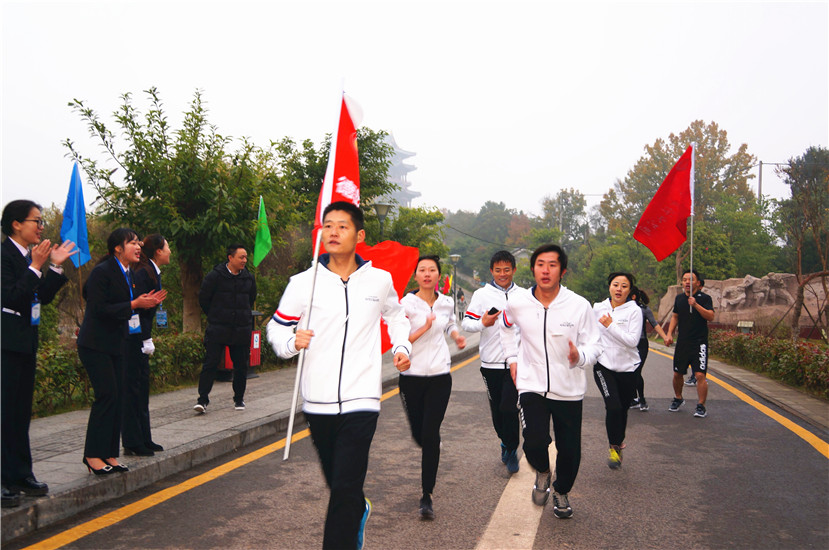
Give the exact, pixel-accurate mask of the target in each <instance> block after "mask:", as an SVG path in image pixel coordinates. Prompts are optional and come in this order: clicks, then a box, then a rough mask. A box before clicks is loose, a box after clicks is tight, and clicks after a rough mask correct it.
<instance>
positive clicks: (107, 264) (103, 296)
mask: <svg viewBox="0 0 829 550" xmlns="http://www.w3.org/2000/svg"><path fill="white" fill-rule="evenodd" d="M107 250H108V252H109V254H108V255H107V256H105V257H104V258H103V259H102V260H101V261H100V262H99V263H98V265H96V266H95V268H94V269H93V270H92V272H91V273H90V274H89V278H88V279H87V281H86V283H85V284H84V287H83V296H84V298H85V299H86V313H85V315H84V319H83V324H82V325H81V330H80V332H79V333H78V357H80V359H81V363H83V366H84V368H85V369H86V372H87V374H88V375H89V381H90V382H91V383H92V389H93V390H94V392H95V401H94V402H93V403H92V410H91V411H90V413H89V424H88V425H87V429H86V444H85V446H84V458H83V463H84V464H86V466H87V468H89V471H90V472H93V473H95V474H96V475H102V474H108V473H112V472H124V471H127V467H126V466H124V465H122V464H120V463H119V462H118V455H119V451H120V440H121V437H120V436H121V416H122V412H123V411H122V409H123V395H124V354H125V352H126V343H127V338H128V335H129V334H140V333H141V321H140V318H139V316H138V313H137V310H139V309H146V308H152V307H155V306H157V305H158V304H159V303H160V301H161V300H160V299H159V297H160V293H158V292H156V291H152V292H148V293H146V294H141V295H138V294H137V293H136V292H135V291H134V281H135V278H134V274H133V272H132V269H131V268H130V265H131V264H133V263H135V262H137V261H138V260H139V258H140V256H141V241H139V240H138V235H137V234H136V233H135V231H133V230H132V229H127V228H120V229H116V230H115V231H113V232H112V233H111V234H110V236H109V238H108V239H107Z"/></svg>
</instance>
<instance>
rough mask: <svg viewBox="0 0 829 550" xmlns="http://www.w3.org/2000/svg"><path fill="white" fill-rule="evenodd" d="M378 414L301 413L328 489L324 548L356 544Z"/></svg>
mask: <svg viewBox="0 0 829 550" xmlns="http://www.w3.org/2000/svg"><path fill="white" fill-rule="evenodd" d="M378 416H379V413H376V412H353V413H347V414H336V415H334V414H309V413H305V418H306V419H308V425H309V426H310V428H311V439H312V440H313V442H314V446H315V447H316V448H317V453H318V454H319V457H320V462H321V463H322V472H323V474H324V475H325V482H326V483H327V484H328V487H329V489H330V490H331V495H330V497H329V499H328V512H327V514H326V516H325V531H324V534H323V539H322V547H323V548H325V549H328V548H348V549H352V548H356V547H357V532H358V531H359V530H360V521H361V520H362V518H363V514H364V513H365V509H366V503H365V495H364V494H363V484H364V483H365V481H366V471H367V470H368V452H369V449H370V447H371V440H372V439H373V438H374V432H375V430H376V429H377V417H378Z"/></svg>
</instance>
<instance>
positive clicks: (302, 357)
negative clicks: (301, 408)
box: [282, 228, 322, 461]
mask: <svg viewBox="0 0 829 550" xmlns="http://www.w3.org/2000/svg"><path fill="white" fill-rule="evenodd" d="M321 243H322V228H320V229H319V230H318V231H317V242H316V244H315V245H314V259H313V261H312V264H311V268H312V269H313V273H314V274H313V276H312V277H311V292H310V295H309V296H308V309H307V310H306V311H307V314H306V315H305V316H304V317H303V319H302V325H301V326H300V327H299V328H300V330H308V326H309V325H310V323H311V308H312V306H313V304H314V289H315V287H316V286H317V270H318V268H319V254H320V244H321ZM306 349H307V348H302V349H301V350H299V359H298V360H297V365H296V378H295V380H294V393H293V395H292V396H291V412H290V414H289V416H288V432H287V434H286V435H285V451H284V452H283V453H282V460H283V461H284V460H288V457H290V455H291V439H292V438H293V434H294V421H295V419H296V406H297V401H298V400H299V383H300V381H301V380H302V367H303V366H304V365H305V351H306Z"/></svg>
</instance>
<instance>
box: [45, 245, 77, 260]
mask: <svg viewBox="0 0 829 550" xmlns="http://www.w3.org/2000/svg"><path fill="white" fill-rule="evenodd" d="M46 242H48V241H46ZM80 251H81V249H80V248H78V247H76V246H75V243H73V242H72V241H68V240H67V241H63V243H62V244H61V245H60V246H58V245H55V246H53V247H52V250H51V252H50V254H49V256H50V260H51V261H52V263H54V264H55V265H60V264H62V263H63V262H65V261H66V259H67V258H68V257H69V256H74V255H75V254H78V253H80Z"/></svg>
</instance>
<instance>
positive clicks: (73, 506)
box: [2, 334, 829, 543]
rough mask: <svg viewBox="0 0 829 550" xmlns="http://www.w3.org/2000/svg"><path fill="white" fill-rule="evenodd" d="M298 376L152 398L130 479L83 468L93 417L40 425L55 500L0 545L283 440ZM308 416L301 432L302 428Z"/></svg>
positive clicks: (32, 506) (27, 514) (719, 369)
mask: <svg viewBox="0 0 829 550" xmlns="http://www.w3.org/2000/svg"><path fill="white" fill-rule="evenodd" d="M466 336H467V341H468V346H467V348H466V349H465V350H463V351H460V352H459V351H458V350H457V349H456V348H455V347H454V345H450V348H451V349H452V356H453V360H455V361H457V360H460V359H463V358H466V357H471V356H473V355H475V354H477V352H478V341H479V336H480V335H479V334H467V335H466ZM651 347H652V348H653V349H655V350H659V351H661V352H663V353H667V354H669V355H673V350H672V349H670V348H665V347H664V346H661V345H659V344H656V343H653V342H651ZM710 369H711V372H712V373H713V374H715V375H716V376H719V377H721V378H724V379H726V381H728V382H730V383H739V384H741V385H743V386H745V387H747V388H749V389H750V390H751V391H752V392H754V393H756V394H758V395H760V396H761V397H763V398H764V399H767V400H769V401H771V402H772V403H775V404H776V405H779V406H780V407H782V408H784V409H785V410H787V411H789V412H790V413H792V414H794V415H796V416H798V417H800V418H802V419H803V420H804V421H806V422H808V423H810V424H812V425H813V426H815V427H817V428H818V429H819V430H822V431H823V434H822V435H823V437H826V436H827V435H829V404H827V403H826V402H824V401H821V400H819V399H815V398H812V397H809V396H806V395H804V394H803V393H801V392H798V391H797V390H793V389H791V388H788V387H786V386H784V385H782V384H780V383H777V382H774V381H771V380H769V379H767V378H765V377H764V376H761V375H759V374H755V373H752V372H749V371H745V370H743V369H740V368H738V367H733V366H731V365H727V364H725V363H720V362H718V361H711V362H710ZM295 377H296V368H295V367H293V368H286V369H283V370H280V371H275V372H267V373H262V374H261V375H260V376H259V377H258V378H253V379H250V380H248V386H247V392H246V394H245V403H246V404H247V410H245V411H236V410H234V408H233V400H232V388H231V386H230V384H229V383H216V385H215V386H214V388H213V391H212V392H211V395H210V398H211V402H210V406H209V407H208V412H207V414H205V415H197V414H195V412H194V411H193V405H194V404H195V403H196V397H197V395H196V389H195V387H193V388H188V389H184V390H179V391H175V392H170V393H165V394H161V395H154V396H151V397H150V416H151V419H152V424H153V439H154V440H155V441H156V442H158V443H160V444H161V445H163V446H164V448H165V450H164V451H163V452H160V453H156V455H155V456H153V457H147V458H143V457H133V456H128V457H122V459H123V462H124V463H125V464H127V465H128V466H129V467H130V471H129V472H127V473H125V474H115V475H110V476H103V477H96V476H93V475H91V474H89V473H88V472H87V470H86V467H85V466H84V465H83V464H81V458H82V457H83V446H84V438H85V435H86V423H87V420H88V418H89V410H88V409H87V410H83V411H74V412H70V413H65V414H60V415H55V416H51V417H48V418H40V419H37V420H34V421H33V422H32V427H31V431H30V436H31V443H32V455H33V458H34V462H35V464H34V473H35V475H36V476H37V478H38V479H39V480H41V481H44V482H46V483H48V484H49V495H48V496H46V497H41V498H29V497H21V506H20V507H18V508H7V509H4V510H3V511H2V542H3V543H5V542H7V541H10V540H12V539H14V538H17V537H19V536H22V535H24V534H27V533H30V532H32V531H35V530H36V529H38V528H40V527H44V526H47V525H50V524H53V523H55V522H57V521H60V520H62V519H66V518H68V517H71V516H73V515H75V514H77V513H78V512H81V511H83V510H86V509H89V508H91V507H93V506H96V505H98V504H101V503H103V502H106V501H108V500H111V499H114V498H118V497H121V496H123V495H125V494H127V493H129V492H131V491H134V490H136V489H140V488H142V487H146V486H148V485H150V484H152V483H155V482H156V481H158V480H160V479H163V478H165V477H167V476H170V475H172V474H175V473H178V472H181V471H184V470H187V469H189V468H191V467H193V466H195V465H198V464H202V463H204V462H207V461H209V460H212V459H214V458H217V457H219V456H222V455H224V454H227V453H229V452H231V451H233V450H235V449H238V448H240V447H243V446H245V445H249V444H251V443H254V442H256V441H259V440H261V439H263V438H266V437H272V436H275V435H278V434H282V433H284V432H285V430H286V429H287V426H288V417H289V412H290V405H291V393H292V391H293V386H294V379H295ZM396 383H397V370H396V369H395V368H394V366H393V365H392V364H391V360H390V357H389V356H388V354H387V355H386V356H384V362H383V386H384V389H385V388H390V387H393V386H394V385H396ZM304 422H305V420H304V417H303V416H302V413H301V412H299V413H298V414H297V426H298V429H302V428H304Z"/></svg>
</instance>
